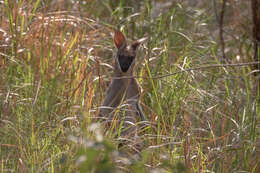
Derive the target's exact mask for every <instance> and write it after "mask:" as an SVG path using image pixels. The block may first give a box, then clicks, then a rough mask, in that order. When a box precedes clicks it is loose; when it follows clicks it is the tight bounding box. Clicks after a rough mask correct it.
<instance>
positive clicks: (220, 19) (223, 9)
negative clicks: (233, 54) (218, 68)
mask: <svg viewBox="0 0 260 173" xmlns="http://www.w3.org/2000/svg"><path fill="white" fill-rule="evenodd" d="M225 8H226V0H223V2H222V8H221V12H220V18H219V39H220V45H221V50H222V56H223V59H224V60H226V55H225V42H224V37H223V23H224V14H225Z"/></svg>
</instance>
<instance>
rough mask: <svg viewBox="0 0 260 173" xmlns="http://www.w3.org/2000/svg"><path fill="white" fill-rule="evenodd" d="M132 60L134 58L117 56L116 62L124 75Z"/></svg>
mask: <svg viewBox="0 0 260 173" xmlns="http://www.w3.org/2000/svg"><path fill="white" fill-rule="evenodd" d="M133 60H134V56H124V55H119V56H118V62H119V65H120V68H121V70H122V71H123V72H124V73H125V72H127V70H128V69H129V67H130V65H131V64H132V62H133Z"/></svg>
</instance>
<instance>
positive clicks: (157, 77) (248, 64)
mask: <svg viewBox="0 0 260 173" xmlns="http://www.w3.org/2000/svg"><path fill="white" fill-rule="evenodd" d="M256 64H260V61H256V62H248V63H237V64H213V65H205V66H201V67H194V68H188V69H185V70H180V71H177V72H174V73H169V74H165V75H159V76H154V77H143V76H124V77H114V78H113V79H122V78H126V79H131V78H143V79H159V78H164V77H168V76H172V75H176V74H178V73H183V72H190V71H193V70H201V69H207V68H220V67H241V66H250V65H256Z"/></svg>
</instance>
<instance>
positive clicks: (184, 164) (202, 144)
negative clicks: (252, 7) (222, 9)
mask: <svg viewBox="0 0 260 173" xmlns="http://www.w3.org/2000/svg"><path fill="white" fill-rule="evenodd" d="M73 2H74V1H73ZM73 2H70V1H55V0H53V1H40V0H38V1H30V2H28V1H25V0H19V1H17V2H15V1H9V0H5V1H0V15H1V16H0V67H1V68H0V73H1V75H0V103H1V106H0V127H1V128H0V159H1V162H0V165H1V166H0V169H1V171H0V172H119V171H122V172H151V171H154V172H257V171H259V169H260V168H259V134H260V131H259V112H257V110H256V109H257V108H256V106H257V104H258V105H259V103H257V99H258V100H259V95H257V94H256V88H257V86H256V79H255V77H254V76H253V75H252V74H251V73H250V72H251V67H250V66H245V67H222V68H208V69H201V70H196V71H195V70H194V71H190V72H183V73H176V74H174V75H170V76H168V77H163V78H161V77H158V76H160V75H165V74H169V73H174V72H176V71H180V70H183V69H187V68H192V67H199V66H203V65H205V64H220V63H221V62H223V61H222V59H221V53H220V52H221V51H220V50H219V48H220V46H219V44H218V37H217V34H216V32H217V30H218V28H217V27H218V26H217V24H216V21H215V16H214V13H213V9H211V4H210V3H209V2H208V1H200V2H202V3H199V4H198V5H195V6H192V3H191V4H189V1H186V2H182V1H180V2H178V1H176V2H172V1H169V2H163V1H148V0H147V1H138V2H136V1H114V0H112V1H75V2H74V3H73ZM230 6H231V5H230ZM240 6H241V7H242V6H243V7H244V6H245V7H246V8H249V4H248V3H247V2H239V3H238V4H235V5H234V6H231V7H232V8H230V9H229V10H230V11H229V13H230V16H231V17H227V21H226V23H225V30H226V31H227V33H226V35H225V38H226V40H225V41H226V45H227V50H226V53H227V57H228V58H229V60H230V62H233V63H240V62H248V61H251V60H252V59H253V49H252V43H251V40H250V39H251V36H250V33H248V32H247V31H248V30H249V29H250V28H246V27H247V26H250V24H249V23H248V20H241V23H239V22H238V21H240V19H244V18H246V16H247V12H246V11H243V10H242V11H241V13H239V15H236V14H237V11H236V8H235V7H240ZM114 29H121V30H122V31H123V32H124V33H125V34H126V35H127V37H128V38H129V41H134V40H136V39H138V38H141V37H148V40H147V42H146V43H144V44H143V45H142V46H141V48H140V50H139V53H138V62H137V69H136V75H137V76H138V80H139V82H140V84H141V85H142V88H143V92H142V95H141V103H142V107H143V110H144V112H145V114H146V117H147V119H148V123H147V124H148V125H147V126H145V127H144V128H143V129H141V130H140V132H139V136H140V139H139V140H134V139H131V138H129V143H126V144H125V145H123V146H121V144H120V141H118V139H117V138H116V137H115V136H117V134H118V131H117V128H116V127H114V126H112V127H111V128H108V129H106V130H104V129H105V128H104V127H102V126H100V124H97V123H96V120H95V117H96V116H97V110H98V107H99V106H100V105H101V103H102V101H103V99H104V95H105V91H106V89H107V87H108V84H109V79H110V77H111V75H112V67H111V65H112V62H113V56H114V55H115V47H114V45H113V39H112V36H111V35H112V33H113V30H114ZM238 58H239V59H238ZM141 125H142V122H141V123H140V126H141Z"/></svg>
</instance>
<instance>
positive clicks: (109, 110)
mask: <svg viewBox="0 0 260 173" xmlns="http://www.w3.org/2000/svg"><path fill="white" fill-rule="evenodd" d="M143 40H144V39H140V40H137V41H135V42H134V43H132V44H131V45H127V43H126V39H125V36H124V35H123V33H122V32H120V31H116V32H115V35H114V43H115V45H116V47H117V49H118V52H117V55H116V59H115V63H114V75H113V78H112V81H111V83H110V85H109V88H108V91H107V92H106V97H105V100H104V103H103V105H102V107H101V108H100V110H99V118H106V119H109V120H111V119H112V118H113V116H114V115H115V112H119V116H121V117H119V120H120V121H124V123H123V126H124V128H125V127H126V128H129V125H133V126H135V122H136V121H137V120H138V119H141V120H142V121H144V120H145V116H144V114H143V111H142V109H141V106H140V103H139V95H140V86H139V83H138V81H137V80H136V79H135V78H133V75H134V66H135V58H136V51H137V48H138V46H139V45H140V43H141V42H142V41H143ZM116 110H119V111H116ZM130 129H131V128H130ZM135 129H136V128H135ZM132 130H133V128H132ZM132 130H131V131H132ZM127 131H129V130H127Z"/></svg>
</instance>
